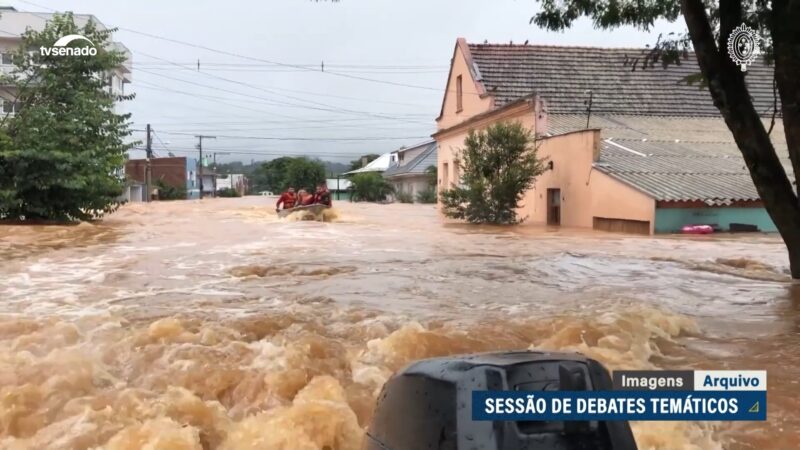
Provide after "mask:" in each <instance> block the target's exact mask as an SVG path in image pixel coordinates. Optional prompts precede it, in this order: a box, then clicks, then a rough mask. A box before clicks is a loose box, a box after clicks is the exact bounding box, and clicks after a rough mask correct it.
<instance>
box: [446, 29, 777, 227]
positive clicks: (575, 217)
mask: <svg viewBox="0 0 800 450" xmlns="http://www.w3.org/2000/svg"><path fill="white" fill-rule="evenodd" d="M648 52H650V50H648V49H619V48H591V47H559V46H535V45H494V44H468V43H467V42H466V41H465V40H464V39H459V40H458V41H457V43H456V46H455V51H454V55H453V59H452V62H451V69H450V74H449V78H448V82H447V89H446V92H445V95H444V98H443V102H442V109H441V113H440V116H439V118H438V119H437V124H438V131H437V133H436V134H435V135H434V138H435V139H436V141H437V143H438V146H439V151H438V158H437V165H438V173H439V175H438V178H439V179H438V185H439V188H440V189H447V188H449V187H452V186H453V185H455V184H456V183H459V180H460V179H461V167H460V163H459V151H460V149H461V148H462V147H463V143H464V139H465V138H466V136H467V134H468V133H469V131H470V130H475V129H484V128H486V127H487V126H489V125H491V124H494V123H498V122H503V121H508V122H519V123H521V124H522V125H524V126H525V127H527V128H528V129H530V130H531V131H532V132H533V133H535V135H536V136H537V138H538V143H537V145H539V150H538V151H539V155H540V157H543V158H546V159H547V165H548V170H547V171H546V172H545V173H544V174H543V175H541V176H540V177H539V178H538V179H537V180H536V185H535V187H534V189H532V190H531V191H529V192H528V193H527V194H526V195H525V197H524V199H523V201H522V206H521V208H520V211H519V213H520V214H521V216H522V217H526V218H527V221H528V223H533V224H549V225H562V226H568V227H583V228H595V229H601V230H608V231H625V232H633V233H642V234H651V233H655V232H676V231H679V230H680V229H681V228H682V227H683V226H685V225H698V224H707V225H712V226H715V227H716V228H718V229H720V230H730V229H734V230H735V229H747V228H749V229H758V230H761V231H775V225H774V224H773V222H772V220H771V219H770V218H769V215H768V214H767V213H766V211H765V209H764V207H763V203H762V202H761V200H760V198H759V196H758V193H757V192H756V189H755V186H754V185H753V182H752V180H751V179H750V175H749V172H748V170H747V167H746V165H745V163H744V160H743V158H742V157H741V155H740V153H739V151H738V148H737V146H736V144H735V143H734V141H733V138H732V136H731V134H730V132H729V131H728V129H727V127H726V125H725V122H724V121H723V119H722V118H721V116H720V113H719V111H718V110H717V109H716V107H715V106H714V104H713V102H712V100H711V96H710V94H709V93H708V91H707V90H704V89H700V88H699V87H698V86H697V85H691V84H689V83H687V81H686V80H687V76H689V75H693V74H696V73H699V71H700V70H699V68H698V67H697V64H696V63H695V61H694V59H693V56H692V55H689V58H688V59H687V60H684V61H682V62H681V64H680V65H671V66H669V67H667V68H662V67H661V65H659V64H656V65H655V66H654V67H647V68H644V67H643V66H642V64H643V63H642V61H643V60H645V59H646V55H647V54H648ZM772 79H773V77H772V71H771V69H770V68H769V67H766V66H764V65H759V64H756V65H753V66H751V67H748V75H747V81H748V85H749V87H750V92H751V94H752V95H753V97H754V102H755V106H756V108H757V110H758V111H761V112H763V114H764V116H765V117H764V120H765V121H767V122H768V121H769V120H770V117H769V116H771V114H772V108H773V105H774V99H773V95H772V92H773V91H772ZM771 136H772V139H773V142H774V144H775V146H776V148H777V149H778V152H779V156H780V157H781V158H782V160H783V162H784V166H785V168H786V169H787V173H791V170H788V169H789V168H790V163H789V159H788V152H787V151H786V148H787V147H786V142H785V137H784V133H783V126H782V122H781V120H780V117H778V118H777V120H776V123H775V126H774V129H773V132H772V134H771Z"/></svg>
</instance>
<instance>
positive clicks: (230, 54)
mask: <svg viewBox="0 0 800 450" xmlns="http://www.w3.org/2000/svg"><path fill="white" fill-rule="evenodd" d="M18 1H21V2H23V3H27V4H29V5H33V6H36V7H39V8H44V9H49V10H51V11H57V10H55V9H53V8H48V7H46V6H42V5H37V4H36V3H33V2H29V1H27V0H18ZM117 28H118V29H119V30H123V31H127V32H129V33H134V34H138V35H141V36H146V37H149V38H151V39H158V40H162V41H165V42H172V43H174V44H179V45H184V46H187V47H192V48H197V49H201V50H205V51H208V52H212V53H217V54H221V55H227V56H233V57H236V58H241V59H245V60H249V61H256V62H261V63H266V64H272V65H275V66H280V67H292V68H296V69H301V70H304V71H307V72H314V73H323V74H328V75H334V76H338V77H342V78H350V79H354V80H361V81H369V82H372V83H380V84H387V85H392V86H399V87H406V88H413V89H423V90H428V91H435V92H442V90H441V89H439V88H434V87H430V86H419V85H414V84H409V83H398V82H394V81H388V80H380V79H375V78H368V77H360V76H356V75H350V74H346V73H339V72H333V71H322V70H317V69H314V68H310V67H304V66H302V65H297V64H288V63H283V62H279V61H272V60H269V59H264V58H255V57H252V56H247V55H242V54H239V53H234V52H229V51H225V50H219V49H215V48H211V47H207V46H205V45H200V44H193V43H191V42H186V41H181V40H179V39H173V38H168V37H165V36H159V35H156V34H152V33H146V32H143V31H137V30H134V29H131V28H127V27H117ZM468 94H474V95H479V94H477V93H472V92H470V93H468Z"/></svg>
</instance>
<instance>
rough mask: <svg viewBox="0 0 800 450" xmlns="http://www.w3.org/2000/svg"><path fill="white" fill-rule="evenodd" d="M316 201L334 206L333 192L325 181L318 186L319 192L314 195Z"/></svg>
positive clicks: (319, 203) (318, 203) (316, 202)
mask: <svg viewBox="0 0 800 450" xmlns="http://www.w3.org/2000/svg"><path fill="white" fill-rule="evenodd" d="M314 203H315V204H317V205H325V206H327V207H329V208H330V207H331V206H333V200H332V199H331V192H330V191H329V190H328V185H327V184H325V183H323V184H320V185H319V186H317V193H316V194H315V195H314Z"/></svg>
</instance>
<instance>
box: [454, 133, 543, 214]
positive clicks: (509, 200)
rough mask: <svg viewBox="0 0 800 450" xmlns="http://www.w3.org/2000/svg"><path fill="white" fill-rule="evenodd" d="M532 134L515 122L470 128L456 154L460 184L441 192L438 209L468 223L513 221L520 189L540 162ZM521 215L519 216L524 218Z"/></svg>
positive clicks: (538, 169) (529, 184)
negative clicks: (461, 173) (459, 162)
mask: <svg viewBox="0 0 800 450" xmlns="http://www.w3.org/2000/svg"><path fill="white" fill-rule="evenodd" d="M535 144H536V139H535V138H534V136H533V135H532V134H531V132H530V131H528V130H527V129H526V128H525V127H523V126H522V125H521V124H520V123H518V122H514V123H498V124H495V125H491V126H490V127H488V128H487V129H486V130H485V131H471V132H470V133H469V136H467V139H466V140H465V141H464V145H465V148H464V149H462V150H461V151H460V152H459V155H458V158H459V160H460V161H461V164H462V168H463V173H464V174H463V176H462V178H461V180H457V181H459V182H460V183H461V184H460V186H456V187H454V188H453V189H450V190H447V191H444V192H442V205H443V206H442V211H443V212H444V214H445V215H446V216H448V217H451V218H454V219H465V220H467V221H468V222H470V223H493V224H514V223H519V222H521V220H520V219H519V218H518V217H517V212H516V209H517V208H518V207H519V202H520V201H521V200H522V197H523V195H524V194H525V191H527V190H529V189H531V188H532V187H533V183H534V181H535V179H536V177H537V176H539V175H540V174H542V173H543V172H544V171H545V166H544V164H543V162H542V160H541V159H539V157H538V155H537V147H536V145H535ZM523 220H524V219H523Z"/></svg>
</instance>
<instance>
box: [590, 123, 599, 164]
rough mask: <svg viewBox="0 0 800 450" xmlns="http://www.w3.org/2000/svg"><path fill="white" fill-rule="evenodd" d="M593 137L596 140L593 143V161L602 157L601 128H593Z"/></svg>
mask: <svg viewBox="0 0 800 450" xmlns="http://www.w3.org/2000/svg"><path fill="white" fill-rule="evenodd" d="M592 138H593V139H594V142H593V143H592V144H593V145H592V161H594V162H597V160H599V159H600V141H601V139H600V130H599V129H598V130H592Z"/></svg>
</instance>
